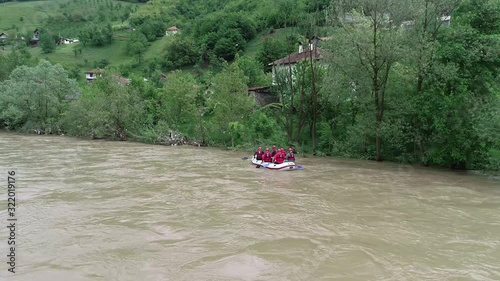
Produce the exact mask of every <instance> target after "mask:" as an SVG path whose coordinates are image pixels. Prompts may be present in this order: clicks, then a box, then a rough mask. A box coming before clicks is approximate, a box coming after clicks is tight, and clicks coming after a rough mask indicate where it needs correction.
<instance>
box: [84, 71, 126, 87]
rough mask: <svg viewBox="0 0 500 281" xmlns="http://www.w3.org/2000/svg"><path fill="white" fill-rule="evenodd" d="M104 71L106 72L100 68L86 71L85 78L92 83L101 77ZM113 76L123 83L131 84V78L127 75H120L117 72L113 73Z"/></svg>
mask: <svg viewBox="0 0 500 281" xmlns="http://www.w3.org/2000/svg"><path fill="white" fill-rule="evenodd" d="M103 73H104V70H103V69H100V68H96V69H92V70H89V71H87V72H85V78H86V79H87V83H88V84H90V83H92V82H94V80H95V79H97V78H98V77H101V76H102V74H103ZM112 76H113V78H114V79H115V80H116V82H118V83H119V84H121V85H128V84H130V79H127V78H125V77H122V76H118V75H115V74H113V75H112Z"/></svg>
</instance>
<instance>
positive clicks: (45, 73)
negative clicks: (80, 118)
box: [0, 60, 79, 132]
mask: <svg viewBox="0 0 500 281" xmlns="http://www.w3.org/2000/svg"><path fill="white" fill-rule="evenodd" d="M78 93H79V89H78V85H77V83H76V81H75V80H74V79H69V78H68V73H67V72H66V71H65V70H64V68H63V67H62V66H60V65H52V64H51V63H50V62H48V61H45V60H42V61H40V63H39V64H38V65H37V66H35V67H28V66H19V67H18V68H16V69H15V70H14V71H13V72H12V73H11V75H10V76H9V79H7V80H5V81H3V82H0V120H1V121H3V123H4V124H5V125H6V126H7V128H9V129H13V130H25V131H29V130H41V131H46V132H50V131H52V132H56V131H58V129H59V128H58V126H59V124H58V122H59V119H60V118H61V116H62V114H63V112H64V110H65V107H66V103H67V102H66V101H67V100H69V99H74V98H75V97H77V96H78Z"/></svg>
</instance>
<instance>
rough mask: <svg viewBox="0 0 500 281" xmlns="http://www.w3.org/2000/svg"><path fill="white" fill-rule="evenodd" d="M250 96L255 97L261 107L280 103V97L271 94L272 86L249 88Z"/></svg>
mask: <svg viewBox="0 0 500 281" xmlns="http://www.w3.org/2000/svg"><path fill="white" fill-rule="evenodd" d="M248 95H249V96H251V97H253V98H254V99H255V102H256V103H257V104H258V105H259V106H266V105H268V104H270V103H275V102H279V97H278V96H277V95H275V94H273V92H271V86H260V87H252V88H248Z"/></svg>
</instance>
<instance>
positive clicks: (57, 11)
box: [0, 0, 314, 81]
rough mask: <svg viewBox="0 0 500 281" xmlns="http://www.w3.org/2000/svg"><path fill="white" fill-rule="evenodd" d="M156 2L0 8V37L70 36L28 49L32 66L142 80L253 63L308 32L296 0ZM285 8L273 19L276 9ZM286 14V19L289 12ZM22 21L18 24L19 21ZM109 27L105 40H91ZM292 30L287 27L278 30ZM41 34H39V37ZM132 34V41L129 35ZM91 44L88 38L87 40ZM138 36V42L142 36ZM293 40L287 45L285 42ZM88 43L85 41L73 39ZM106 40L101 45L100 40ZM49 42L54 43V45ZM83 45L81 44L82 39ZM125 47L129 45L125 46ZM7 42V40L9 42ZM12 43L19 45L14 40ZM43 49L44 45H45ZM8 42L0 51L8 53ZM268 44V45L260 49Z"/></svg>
mask: <svg viewBox="0 0 500 281" xmlns="http://www.w3.org/2000/svg"><path fill="white" fill-rule="evenodd" d="M226 2H227V1H201V0H194V1H188V0H178V1H172V0H161V1H156V0H154V1H149V2H148V3H146V4H137V3H130V2H123V1H115V0H56V1H35V2H13V3H3V4H0V7H1V9H0V33H1V32H5V33H7V35H8V36H9V38H13V37H15V36H16V35H17V37H18V38H19V37H21V36H23V37H28V36H31V35H30V32H32V31H33V30H34V29H35V28H42V29H43V30H44V31H47V32H48V33H49V34H50V36H51V37H52V40H54V41H55V42H57V41H58V39H57V38H59V37H64V38H78V39H79V40H80V42H79V43H75V44H70V45H57V46H54V47H50V48H49V47H47V48H45V49H44V48H43V46H40V45H39V46H38V47H36V48H32V49H31V51H30V52H31V53H32V55H33V57H32V61H33V63H34V62H35V61H37V60H38V59H40V58H43V59H47V60H49V61H51V62H54V63H60V64H61V65H63V66H64V67H65V68H66V69H68V70H72V71H73V72H75V74H76V72H79V73H82V74H81V76H77V78H79V79H80V80H81V81H82V80H83V72H84V71H85V70H87V69H91V68H95V67H97V66H100V67H105V66H108V67H113V68H115V69H116V70H117V71H118V72H121V73H122V74H124V75H127V74H130V73H132V72H133V73H136V74H138V75H143V76H147V75H148V74H150V73H151V69H158V70H161V71H162V72H167V71H170V70H173V69H179V68H180V69H186V68H187V69H191V68H192V67H194V66H195V65H198V66H202V67H203V68H206V67H208V66H210V65H212V64H213V63H214V62H216V61H217V60H220V59H224V60H226V61H232V60H233V59H234V57H235V55H236V54H239V55H240V56H249V57H251V58H253V59H256V60H258V61H259V63H260V64H261V66H262V67H264V66H265V64H267V63H268V62H269V60H271V59H274V58H278V57H280V56H283V55H286V54H287V53H288V52H289V51H292V50H295V48H296V46H295V45H296V43H297V38H298V35H299V34H301V35H308V34H307V33H310V34H312V33H311V32H310V31H307V30H306V29H307V28H304V27H302V26H300V25H299V24H297V22H298V19H299V18H300V17H303V18H305V17H306V16H307V15H312V14H314V13H309V10H310V9H309V8H310V7H309V5H306V4H304V3H303V2H302V1H300V0H294V1H281V2H279V3H277V4H276V3H274V1H270V0H250V1H242V0H241V1H240V0H234V1H230V2H229V3H226ZM286 5H288V6H290V7H291V8H290V9H285V10H287V13H286V14H285V15H286V17H285V18H282V17H281V16H279V14H280V13H281V12H280V11H281V10H283V9H282V8H283V7H284V6H286ZM292 12H294V14H292ZM21 17H22V19H23V21H20V19H21ZM107 24H109V25H111V28H112V35H109V34H108V35H104V34H103V35H99V34H98V33H99V32H101V30H100V29H102V28H104V26H105V25H107ZM287 25H289V26H290V25H292V26H291V27H286V26H287ZM170 26H177V28H179V34H177V35H176V36H170V37H169V36H165V30H166V28H168V27H170ZM47 32H46V33H45V34H47ZM136 32H139V33H140V36H139V35H136V34H134V33H136ZM95 34H98V35H97V36H94V38H90V37H92V36H93V35H95ZM143 35H144V36H143ZM292 35H293V36H295V39H291V40H290V39H289V40H288V42H287V36H292ZM82 36H83V37H89V38H88V39H87V40H84V39H85V38H80V37H82ZM106 36H107V38H108V39H105V40H104V39H103V38H104V37H106ZM54 38H56V39H54ZM271 38H276V40H275V42H274V44H273V48H277V49H276V50H272V52H268V53H273V55H272V57H265V58H263V57H259V54H260V53H262V50H263V49H264V48H266V47H264V41H265V40H266V39H271ZM82 39H83V40H82ZM129 41H130V42H129ZM11 42H12V41H11ZM18 43H19V42H18ZM46 45H47V44H46ZM13 46H14V44H10V45H7V46H4V47H3V48H2V49H3V51H9V50H10V49H11V48H12V47H13ZM269 46H271V45H269V44H268V46H267V47H269Z"/></svg>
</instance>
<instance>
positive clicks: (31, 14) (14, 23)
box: [0, 0, 65, 35]
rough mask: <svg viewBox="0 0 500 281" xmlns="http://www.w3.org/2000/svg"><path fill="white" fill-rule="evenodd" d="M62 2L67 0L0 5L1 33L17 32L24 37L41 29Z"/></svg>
mask: <svg viewBox="0 0 500 281" xmlns="http://www.w3.org/2000/svg"><path fill="white" fill-rule="evenodd" d="M62 1H65V0H56V1H34V2H8V3H2V4H0V32H6V33H8V32H12V31H16V32H17V34H22V35H24V34H26V32H31V31H33V30H35V29H36V28H38V27H40V24H41V23H42V21H43V20H44V19H45V18H47V16H48V15H51V14H55V12H56V11H57V7H58V5H59V3H62ZM21 17H22V18H23V20H22V21H21Z"/></svg>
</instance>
